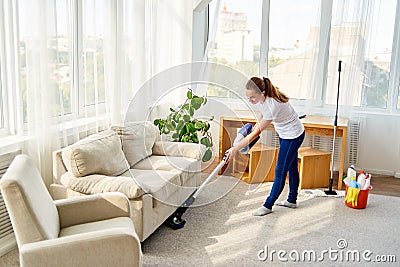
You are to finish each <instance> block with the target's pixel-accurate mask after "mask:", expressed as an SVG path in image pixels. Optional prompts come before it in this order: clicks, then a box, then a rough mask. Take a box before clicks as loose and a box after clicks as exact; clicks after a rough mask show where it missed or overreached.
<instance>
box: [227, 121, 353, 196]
mask: <svg viewBox="0 0 400 267" xmlns="http://www.w3.org/2000/svg"><path fill="white" fill-rule="evenodd" d="M249 115H250V114H249ZM250 116H251V115H250ZM250 116H249V118H246V117H241V118H233V117H221V118H220V132H219V161H221V160H222V157H223V155H224V153H225V151H226V150H228V149H229V148H230V147H231V146H232V144H233V141H234V140H235V138H236V135H237V129H238V128H241V127H242V126H243V125H244V124H246V123H248V122H250V123H253V124H255V123H256V122H257V119H256V118H254V117H250ZM333 120H334V117H325V116H312V115H307V117H305V118H304V119H302V120H301V121H302V122H303V125H304V128H305V131H306V134H313V135H322V136H333V132H334V129H333V128H334V126H333ZM347 125H348V119H345V118H339V119H338V126H337V127H336V137H340V138H341V139H342V140H341V141H342V147H341V150H340V166H339V180H338V189H339V190H340V189H342V179H343V171H344V155H345V153H346V139H347ZM267 130H274V127H273V125H272V124H271V125H270V126H268V128H267ZM225 170H228V171H229V172H231V171H232V164H229V166H224V167H223V168H222V169H221V170H220V172H219V173H220V174H222V173H223V172H224V171H225Z"/></svg>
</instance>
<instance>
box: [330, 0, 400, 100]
mask: <svg viewBox="0 0 400 267" xmlns="http://www.w3.org/2000/svg"><path fill="white" fill-rule="evenodd" d="M396 2H397V1H396V0H387V1H340V0H336V1H333V12H332V25H331V39H330V48H329V67H328V80H327V98H326V103H328V104H334V103H335V101H336V94H337V79H338V76H337V72H338V71H337V70H338V68H337V65H338V64H337V62H338V60H342V61H343V66H342V74H343V75H342V79H341V89H343V90H346V91H345V92H350V93H346V94H345V95H343V97H342V98H340V99H339V101H340V103H341V104H345V105H351V106H363V107H370V108H386V107H387V100H388V99H387V97H388V90H389V75H390V63H391V56H392V53H391V51H392V42H393V33H394V24H395V15H396V14H395V10H396Z"/></svg>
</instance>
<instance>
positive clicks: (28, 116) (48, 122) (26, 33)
mask: <svg viewBox="0 0 400 267" xmlns="http://www.w3.org/2000/svg"><path fill="white" fill-rule="evenodd" d="M72 3H73V2H72V1H68V0H64V1H63V0H61V1H60V0H54V1H40V0H37V1H30V0H20V1H18V5H19V9H18V11H19V12H18V19H17V20H16V21H17V22H18V25H19V33H20V34H19V36H18V37H19V43H20V47H19V49H18V50H19V51H20V59H21V60H20V62H21V66H20V83H21V87H20V90H21V91H22V105H23V114H22V120H23V122H24V123H23V124H21V127H22V130H21V131H20V132H21V133H22V132H23V133H24V134H26V135H27V136H28V139H27V140H28V141H26V144H25V146H24V150H23V152H24V153H27V154H29V155H30V156H31V157H32V158H33V159H34V160H35V161H36V162H37V165H38V166H39V168H40V170H41V173H42V175H43V177H44V180H45V183H46V184H47V185H49V184H50V183H51V182H52V152H53V151H54V150H57V149H59V148H62V147H65V146H66V145H69V144H71V143H74V142H76V141H77V140H79V139H81V138H83V137H85V136H87V135H88V134H91V133H94V132H97V131H99V130H103V129H105V128H107V127H108V126H109V124H110V120H111V118H110V117H111V115H110V112H111V111H112V106H113V105H112V101H117V100H115V99H113V98H112V95H113V93H112V92H113V91H112V90H113V89H114V81H115V78H114V76H115V63H114V59H115V51H116V43H115V35H114V31H115V22H114V17H113V13H112V12H115V8H114V9H113V6H112V1H90V0H86V1H80V2H79V5H73V4H72ZM77 3H78V2H77ZM82 14H83V15H82ZM78 18H79V20H80V23H78ZM99 21H103V24H101V25H99V24H98V23H99ZM114 106H115V105H114ZM114 112H115V111H114Z"/></svg>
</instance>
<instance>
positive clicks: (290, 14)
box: [268, 0, 321, 99]
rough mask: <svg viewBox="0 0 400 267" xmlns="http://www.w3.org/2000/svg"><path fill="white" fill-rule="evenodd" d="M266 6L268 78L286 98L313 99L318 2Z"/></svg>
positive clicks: (292, 0)
mask: <svg viewBox="0 0 400 267" xmlns="http://www.w3.org/2000/svg"><path fill="white" fill-rule="evenodd" d="M270 3H271V4H270V15H269V16H270V19H269V51H268V76H269V77H270V78H271V80H272V81H273V83H274V84H275V85H276V86H278V87H279V88H280V89H281V90H282V91H283V92H284V93H286V94H287V95H288V96H289V97H290V98H297V99H314V90H313V82H314V80H315V78H316V77H315V73H316V68H315V66H316V63H317V56H318V52H319V41H320V37H319V36H320V13H321V12H320V9H321V7H320V0H310V1H296V0H275V1H271V2H270Z"/></svg>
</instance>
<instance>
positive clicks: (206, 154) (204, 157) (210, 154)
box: [201, 149, 212, 162]
mask: <svg viewBox="0 0 400 267" xmlns="http://www.w3.org/2000/svg"><path fill="white" fill-rule="evenodd" d="M211 156H212V151H211V149H207V150H206V152H205V153H204V156H203V158H202V159H201V160H202V161H203V162H207V161H209V160H210V159H211Z"/></svg>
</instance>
